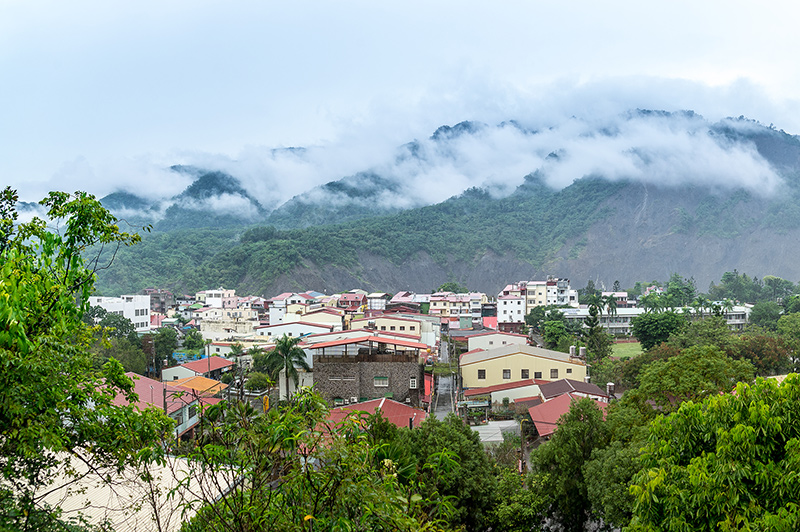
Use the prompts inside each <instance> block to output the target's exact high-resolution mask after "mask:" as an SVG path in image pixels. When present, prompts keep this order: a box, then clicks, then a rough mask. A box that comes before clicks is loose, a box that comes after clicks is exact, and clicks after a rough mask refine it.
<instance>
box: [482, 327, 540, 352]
mask: <svg viewBox="0 0 800 532" xmlns="http://www.w3.org/2000/svg"><path fill="white" fill-rule="evenodd" d="M528 343H529V339H528V337H527V336H525V335H524V334H513V333H504V332H497V331H489V332H484V333H480V334H473V335H470V336H468V337H467V350H469V351H472V350H473V349H494V348H495V347H500V346H503V345H511V344H515V345H528Z"/></svg>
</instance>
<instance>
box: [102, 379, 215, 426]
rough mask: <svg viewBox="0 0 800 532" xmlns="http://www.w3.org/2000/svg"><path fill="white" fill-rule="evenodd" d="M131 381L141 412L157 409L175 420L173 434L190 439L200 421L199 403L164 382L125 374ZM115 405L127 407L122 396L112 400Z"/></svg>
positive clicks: (187, 394)
mask: <svg viewBox="0 0 800 532" xmlns="http://www.w3.org/2000/svg"><path fill="white" fill-rule="evenodd" d="M125 375H127V376H128V377H130V378H131V379H133V386H134V391H135V392H136V395H137V396H138V397H139V401H138V402H137V403H136V406H137V407H139V408H140V409H141V410H145V409H147V408H157V409H159V410H163V411H164V413H165V414H167V415H168V416H169V417H171V418H172V419H174V420H175V433H176V434H177V435H178V437H191V436H192V435H193V432H194V427H195V426H197V424H198V423H199V421H200V401H199V399H198V398H197V397H195V396H193V394H192V393H187V390H186V389H185V388H180V387H178V386H173V385H172V384H167V383H165V382H158V381H157V380H153V379H149V378H147V377H142V376H141V375H137V374H136V373H133V372H130V371H129V372H127V373H125ZM114 404H116V405H120V406H123V405H127V404H128V401H127V399H126V398H125V396H124V395H118V396H117V397H116V398H115V399H114Z"/></svg>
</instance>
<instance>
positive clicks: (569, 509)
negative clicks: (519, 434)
mask: <svg viewBox="0 0 800 532" xmlns="http://www.w3.org/2000/svg"><path fill="white" fill-rule="evenodd" d="M607 443H608V433H607V431H606V428H605V426H604V425H603V413H602V412H601V411H600V408H599V407H598V406H597V403H596V402H595V401H592V400H591V399H586V398H584V399H580V400H577V401H574V402H573V403H572V405H571V406H570V409H569V412H568V413H566V414H564V415H563V416H562V417H561V419H559V420H558V428H557V429H556V431H555V432H554V433H553V436H552V438H551V439H550V441H548V442H546V443H544V444H543V445H541V446H540V447H538V448H537V449H536V450H535V451H533V453H531V463H532V467H533V473H534V475H535V483H536V486H537V489H538V491H539V493H542V494H545V495H546V496H547V497H548V499H549V502H550V504H549V508H548V510H547V514H548V516H549V517H550V518H551V519H553V520H554V521H555V522H556V523H558V524H559V525H560V526H561V527H562V528H563V530H566V531H582V530H584V527H585V524H586V522H587V521H589V520H590V519H591V518H592V508H591V503H590V501H589V497H588V493H587V486H586V479H585V477H584V473H583V467H584V464H585V463H586V462H588V461H589V459H590V457H591V455H592V451H594V450H595V449H597V448H603V447H604V446H605V445H606V444H607Z"/></svg>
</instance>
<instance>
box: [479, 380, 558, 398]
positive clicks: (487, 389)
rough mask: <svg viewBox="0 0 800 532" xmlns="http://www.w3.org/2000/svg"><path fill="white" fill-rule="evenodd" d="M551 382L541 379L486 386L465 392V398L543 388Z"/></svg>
mask: <svg viewBox="0 0 800 532" xmlns="http://www.w3.org/2000/svg"><path fill="white" fill-rule="evenodd" d="M548 382H550V381H546V380H541V379H525V380H522V381H515V382H504V383H502V384H495V385H494V386H486V387H484V388H472V389H470V390H466V391H464V397H473V396H475V395H487V394H490V393H492V392H500V391H502V390H513V389H515V388H523V387H525V386H534V385H536V386H541V385H542V384H546V383H548Z"/></svg>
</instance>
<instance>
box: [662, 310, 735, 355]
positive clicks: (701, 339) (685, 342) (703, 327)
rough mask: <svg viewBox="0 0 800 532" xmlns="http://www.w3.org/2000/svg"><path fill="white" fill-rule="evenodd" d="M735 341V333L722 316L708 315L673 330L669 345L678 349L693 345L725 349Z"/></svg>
mask: <svg viewBox="0 0 800 532" xmlns="http://www.w3.org/2000/svg"><path fill="white" fill-rule="evenodd" d="M735 341H736V336H735V333H734V332H733V331H732V330H731V329H730V327H728V323H727V321H725V318H723V317H722V316H709V317H707V318H704V319H702V320H697V321H693V322H691V323H689V324H688V325H687V326H686V327H684V328H682V329H680V330H678V331H676V332H674V333H673V334H672V335H671V336H670V338H669V343H670V345H674V346H675V347H678V348H680V349H686V348H687V347H693V346H715V347H718V348H720V349H723V350H727V349H728V348H729V347H730V346H731V345H732V344H733V343H734V342H735Z"/></svg>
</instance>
